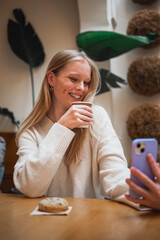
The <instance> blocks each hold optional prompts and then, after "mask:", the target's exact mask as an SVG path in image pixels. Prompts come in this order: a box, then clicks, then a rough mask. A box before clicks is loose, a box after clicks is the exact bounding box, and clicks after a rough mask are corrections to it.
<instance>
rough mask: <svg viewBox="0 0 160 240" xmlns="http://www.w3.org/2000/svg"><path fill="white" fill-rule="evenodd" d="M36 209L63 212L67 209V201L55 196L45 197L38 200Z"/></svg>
mask: <svg viewBox="0 0 160 240" xmlns="http://www.w3.org/2000/svg"><path fill="white" fill-rule="evenodd" d="M38 210H39V211H42V212H63V211H66V210H68V201H67V200H66V199H64V198H57V197H50V198H46V199H43V200H41V201H40V202H39V204H38Z"/></svg>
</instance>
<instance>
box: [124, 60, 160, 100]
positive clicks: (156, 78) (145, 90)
mask: <svg viewBox="0 0 160 240" xmlns="http://www.w3.org/2000/svg"><path fill="white" fill-rule="evenodd" d="M127 79H128V84H129V86H130V87H131V89H132V90H133V91H134V92H135V93H137V94H140V95H143V96H153V95H154V94H157V93H160V59H159V58H158V57H155V56H153V57H140V58H138V59H137V60H135V61H134V62H132V64H131V65H130V67H129V69H128V75H127Z"/></svg>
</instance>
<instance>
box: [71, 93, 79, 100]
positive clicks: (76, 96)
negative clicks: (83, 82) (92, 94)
mask: <svg viewBox="0 0 160 240" xmlns="http://www.w3.org/2000/svg"><path fill="white" fill-rule="evenodd" d="M70 95H71V96H72V97H74V98H76V99H80V97H81V96H79V95H75V94H73V93H70Z"/></svg>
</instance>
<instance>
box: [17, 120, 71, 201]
mask: <svg viewBox="0 0 160 240" xmlns="http://www.w3.org/2000/svg"><path fill="white" fill-rule="evenodd" d="M37 135H38V134H37ZM37 135H36V134H35V131H33V129H31V130H27V131H26V132H24V133H23V134H21V136H20V138H19V141H18V147H19V148H18V152H17V154H18V155H19V159H18V161H17V163H16V165H15V167H14V176H13V178H14V184H15V186H16V188H17V189H18V190H19V191H20V192H22V193H23V194H24V195H26V196H28V197H40V196H43V195H44V194H45V193H46V192H47V190H48V187H49V185H50V183H51V181H52V179H53V178H54V176H55V174H56V172H57V170H58V168H59V166H60V163H61V161H62V159H63V156H64V154H65V152H66V150H67V148H68V146H69V144H70V143H71V141H72V139H73V137H74V135H75V133H74V132H73V131H71V130H70V129H68V128H66V127H64V126H62V125H60V124H58V123H55V124H54V125H53V126H52V127H51V129H50V130H49V131H48V133H47V135H46V136H45V137H44V139H43V140H42V141H41V142H40V143H39V144H38V141H37Z"/></svg>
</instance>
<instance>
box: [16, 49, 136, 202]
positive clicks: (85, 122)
mask: <svg viewBox="0 0 160 240" xmlns="http://www.w3.org/2000/svg"><path fill="white" fill-rule="evenodd" d="M98 84H99V71H98V69H97V66H96V65H95V63H94V62H93V61H92V60H91V59H90V58H88V56H87V55H86V54H85V53H84V52H78V51H76V50H65V51H61V52H59V53H57V54H56V55H55V56H54V57H53V58H52V60H51V61H50V63H49V66H48V68H47V71H46V74H45V77H44V80H43V83H42V87H41V92H40V95H39V98H38V100H37V103H36V104H35V107H34V109H33V110H32V112H31V114H30V115H29V116H28V118H27V119H26V120H25V121H24V122H23V123H22V125H21V127H20V130H19V132H18V134H17V144H18V155H19V159H18V161H17V163H16V165H15V169H14V183H15V186H16V188H17V189H18V190H19V191H20V192H22V193H23V194H25V195H26V196H28V197H40V196H43V195H47V196H54V197H56V196H59V197H80V198H104V196H106V197H111V198H113V199H115V200H117V201H122V202H125V203H128V204H130V205H133V206H137V205H136V204H134V203H131V202H130V201H128V200H127V199H126V198H125V196H124V194H125V193H127V192H128V185H127V183H126V182H125V179H126V178H128V177H129V175H130V171H129V169H128V167H127V161H126V159H125V156H124V153H123V149H122V146H121V143H120V141H119V139H118V137H117V135H116V133H115V131H114V129H113V127H112V124H111V122H110V119H109V117H108V114H107V113H106V111H105V110H104V109H103V108H102V107H100V106H96V105H93V106H92V107H91V106H88V105H84V104H78V105H76V104H75V105H73V104H72V103H73V102H78V103H81V102H82V103H83V102H91V103H92V101H93V98H94V96H95V94H96V91H97V88H98ZM83 126H88V128H83Z"/></svg>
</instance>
